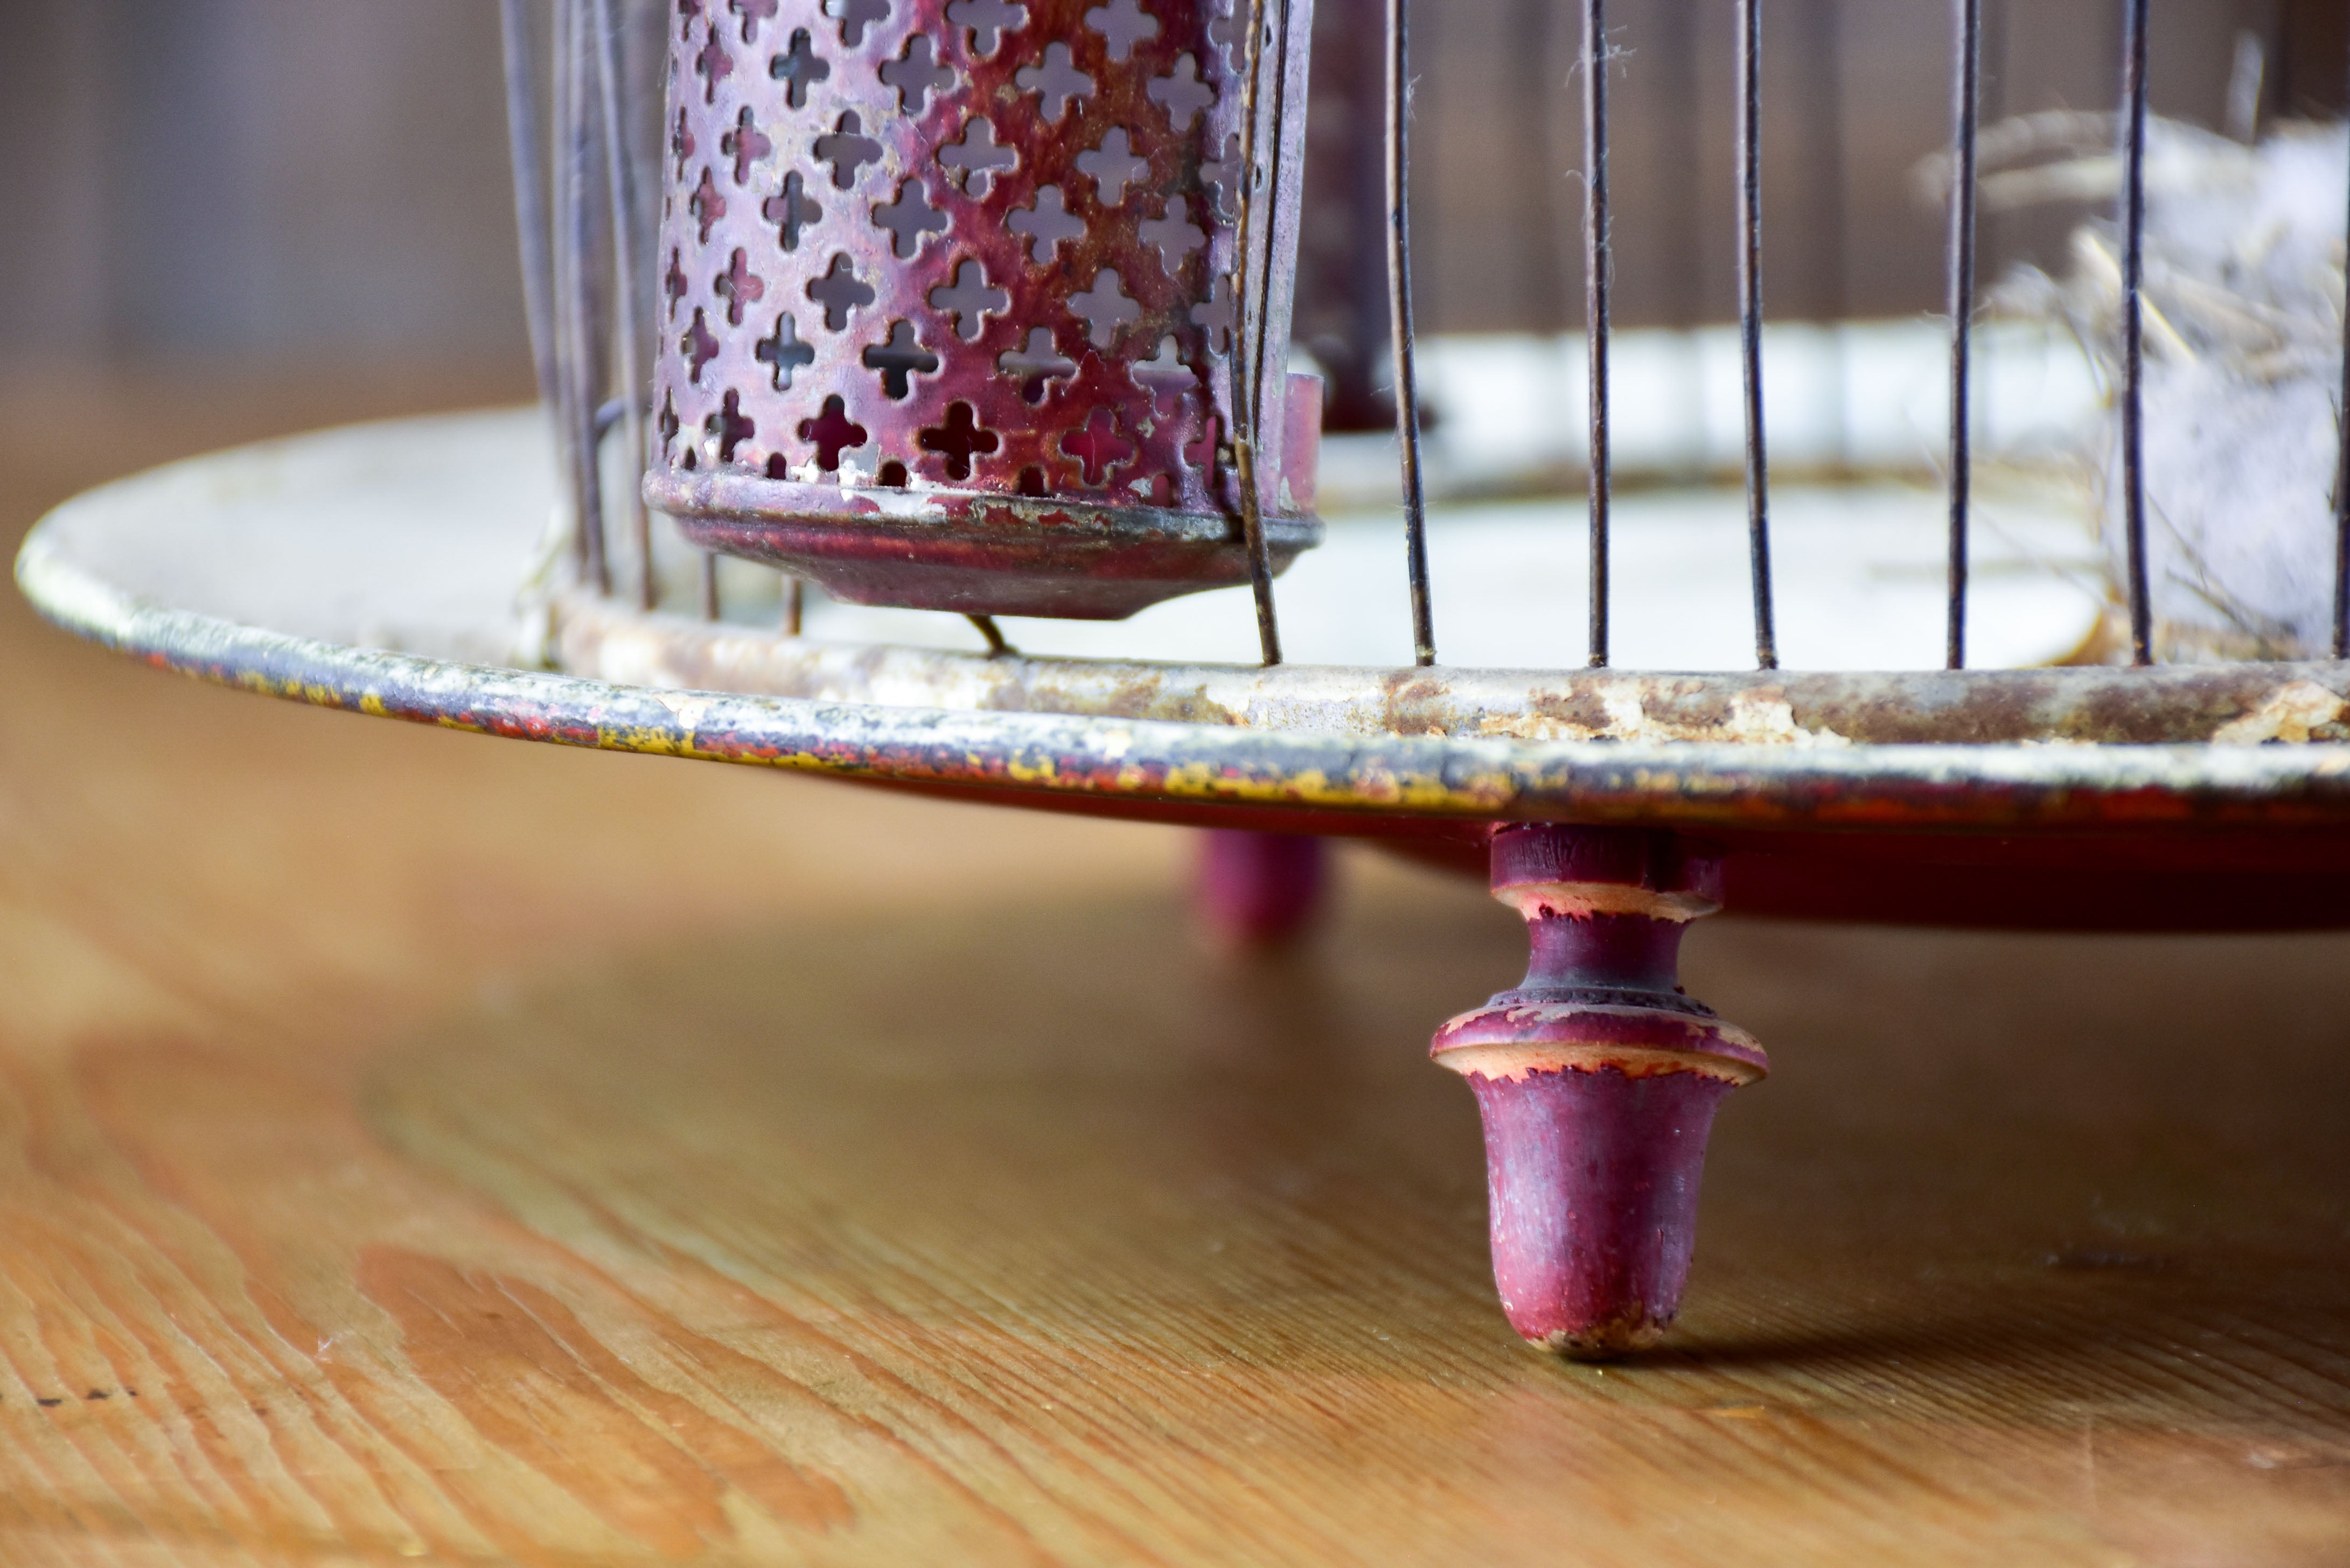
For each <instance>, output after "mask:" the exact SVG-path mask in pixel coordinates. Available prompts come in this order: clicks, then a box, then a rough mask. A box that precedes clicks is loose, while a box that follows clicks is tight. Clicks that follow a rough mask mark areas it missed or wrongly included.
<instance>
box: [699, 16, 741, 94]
mask: <svg viewBox="0 0 2350 1568" xmlns="http://www.w3.org/2000/svg"><path fill="white" fill-rule="evenodd" d="M693 74H694V75H695V76H698V77H700V78H702V102H704V103H716V102H717V101H718V84H719V83H720V82H721V81H723V80H724V79H725V78H728V77H731V76H733V74H734V57H733V56H732V55H730V54H728V53H727V52H726V46H725V45H724V44H723V43H721V42H720V41H719V38H718V29H717V28H715V27H712V28H711V29H710V41H709V42H707V43H705V44H703V45H702V49H701V52H700V53H698V54H696V55H695V56H694V57H693Z"/></svg>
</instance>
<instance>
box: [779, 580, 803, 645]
mask: <svg viewBox="0 0 2350 1568" xmlns="http://www.w3.org/2000/svg"><path fill="white" fill-rule="evenodd" d="M806 618H807V585H806V583H804V582H802V581H801V580H800V579H799V578H797V577H795V576H791V575H790V574H788V573H786V574H785V576H784V635H785V637H797V636H799V634H800V626H801V624H802V623H803V622H804V621H805V620H806Z"/></svg>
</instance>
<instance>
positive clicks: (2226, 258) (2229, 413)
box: [1941, 114, 2350, 660]
mask: <svg viewBox="0 0 2350 1568" xmlns="http://www.w3.org/2000/svg"><path fill="white" fill-rule="evenodd" d="M2113 128H2114V121H2113V119H2112V117H2110V116H2104V115H2078V114H2050V115H2035V116H2031V117H2028V118H2026V119H2018V120H2011V121H2008V122H2006V123H2004V124H2002V125H2000V126H1997V127H1994V128H1992V129H1991V130H1989V131H1987V132H1986V133H1985V135H1984V138H1983V140H1982V143H1981V161H1982V167H1983V168H1984V170H1985V174H1984V177H1983V181H1982V186H1981V198H1982V202H1983V204H1984V205H1985V206H1986V207H1988V208H1992V209H1997V208H2002V207H2005V208H2014V207H2021V206H2028V205H2035V204H2041V203H2045V202H2091V201H2105V202H2110V201H2112V200H2113V199H2114V197H2115V196H2116V194H2117V192H2118V191H2119V189H2120V182H2121V162H2120V160H2119V159H2118V157H2116V154H2115V151H2114V139H2113ZM1941 178H1942V179H1943V180H1945V181H1946V180H1947V178H1948V174H1947V169H1945V170H1943V171H1941ZM2146 196H2147V214H2146V249H2145V286H2144V292H2143V295H2142V297H2143V299H2144V301H2145V343H2146V379H2145V448H2144V450H2145V473H2146V494H2147V578H2148V581H2149V584H2150V586H2151V588H2152V595H2153V604H2154V612H2155V623H2156V625H2155V640H2156V645H2157V647H2156V651H2157V655H2158V657H2159V658H2162V659H2180V660H2195V659H2294V658H2314V657H2322V656H2323V655H2324V653H2325V652H2326V650H2327V649H2329V648H2330V647H2331V644H2332V638H2333V620H2334V589H2333V583H2334V537H2335V527H2334V482H2335V478H2336V474H2337V472H2338V467H2339V463H2340V441H2341V418H2340V410H2339V407H2338V404H2339V400H2340V396H2341V388H2342V348H2343V286H2344V285H2343V274H2344V229H2345V211H2350V132H2345V127H2344V126H2342V125H2308V124H2293V125H2287V126H2283V127H2281V128H2279V129H2278V130H2276V131H2275V132H2274V133H2273V134H2272V135H2271V136H2269V137H2268V138H2267V139H2266V140H2263V141H2262V142H2261V143H2260V144H2259V145H2257V146H2246V145H2244V144H2242V143H2241V142H2237V141H2231V140H2227V139H2225V138H2223V137H2220V136H2216V135H2213V134H2212V133H2210V132H2209V131H2204V130H2198V129H2196V128H2194V127H2192V126H2187V125H2181V124H2178V123H2177V122H2175V121H2169V120H2156V121H2154V122H2152V123H2151V124H2150V125H2149V126H2148V127H2147V161H2146ZM2119 251H2120V243H2119V235H2118V231H2117V228H2116V225H2115V224H2114V223H2112V222H2110V221H2103V222H2093V223H2085V224H2084V225H2083V226H2082V227H2080V228H2079V229H2077V230H2075V231H2074V234H2073V239H2072V245H2071V261H2072V265H2071V268H2070V271H2069V272H2068V273H2067V275H2065V276H2064V279H2063V280H2062V281H2061V282H2060V281H2058V280H2056V279H2054V278H2052V277H2050V276H2049V275H2046V274H2044V273H2043V272H2040V271H2039V270H2037V269H2035V268H2029V267H2026V268H2022V269H2020V270H2019V271H2018V272H2017V273H2016V274H2015V275H2013V276H2012V277H2011V278H2010V279H2009V280H2008V281H2007V282H2006V283H2004V284H2003V285H2002V286H2001V287H2000V289H1999V290H1998V291H1997V293H1996V294H1995V296H1994V298H1993V303H1994V305H1995V306H1998V307H2001V308H2003V309H2005V310H2007V311H2011V312H2014V313H2017V314H2021V315H2024V316H2028V317H2038V318H2042V319H2048V320H2055V321H2061V322H2063V323H2064V324H2065V325H2067V326H2068V327H2070V328H2071V329H2072V331H2073V332H2074V334H2075V335H2076V336H2077V337H2079V339H2080V341H2081V344H2082V346H2083V348H2085V350H2086V351H2087V352H2088V354H2089V357H2090V358H2091V360H2092V361H2093V362H2094V363H2095V365H2096V366H2097V367H2098V368H2099V369H2100V371H2101V373H2102V374H2103V376H2104V378H2105V380H2106V387H2107V389H2108V393H2109V395H2108V398H2107V408H2108V410H2110V417H2109V418H2108V419H2107V420H2106V421H2105V422H2104V426H2103V429H2102V431H2100V433H2099V438H2098V439H2097V440H2096V441H2095V442H2094V443H2093V446H2092V448H2091V449H2090V450H2088V451H2085V452H2083V454H2082V458H2083V462H2084V463H2085V466H2086V468H2087V470H2088V475H2089V477H2090V479H2091V481H2092V483H2093V484H2094V486H2095V489H2096V490H2097V492H2098V493H2099V495H2100V496H2101V515H2102V517H2103V519H2104V528H2103V534H2104V537H2105V541H2106V558H2107V561H2108V565H2109V576H2110V581H2111V584H2112V587H2113V594H2112V597H2113V598H2114V599H2115V601H2116V605H2117V606H2118V605H2119V604H2120V603H2121V602H2122V601H2123V598H2124V596H2123V593H2122V591H2121V587H2120V585H2121V584H2122V582H2123V581H2124V580H2125V577H2124V574H2125V572H2126V543H2125V531H2124V528H2123V525H2122V488H2121V470H2120V439H2119V436H2120V418H2119V396H2118V394H2119V389H2120V385H2121V367H2120V363H2119V355H2120V345H2121V265H2120V260H2119ZM2122 645H2123V646H2126V639H2122Z"/></svg>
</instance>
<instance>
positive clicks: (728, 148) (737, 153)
mask: <svg viewBox="0 0 2350 1568" xmlns="http://www.w3.org/2000/svg"><path fill="white" fill-rule="evenodd" d="M773 151H775V143H774V142H772V141H770V140H767V138H766V136H765V134H764V133H763V132H762V131H761V130H759V124H758V121H756V120H754V119H752V118H751V111H750V110H749V109H744V110H743V112H742V113H741V114H739V115H736V116H735V117H734V129H733V130H730V131H728V132H727V133H726V134H725V135H723V136H722V137H720V138H719V139H718V152H719V155H720V156H721V157H723V158H732V159H733V160H734V183H736V184H737V185H747V184H749V183H750V182H751V165H752V164H754V163H756V162H757V161H759V160H760V159H762V158H764V157H765V156H766V155H767V154H768V153H770V152H773Z"/></svg>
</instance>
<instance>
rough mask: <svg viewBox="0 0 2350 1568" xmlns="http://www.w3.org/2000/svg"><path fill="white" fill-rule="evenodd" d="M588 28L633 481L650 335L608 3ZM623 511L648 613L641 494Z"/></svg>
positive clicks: (633, 492)
mask: <svg viewBox="0 0 2350 1568" xmlns="http://www.w3.org/2000/svg"><path fill="white" fill-rule="evenodd" d="M588 22H589V25H590V26H591V27H592V28H593V30H594V32H595V35H596V36H595V40H594V42H595V55H596V85H597V89H598V106H599V109H600V114H599V118H600V119H602V121H603V126H604V172H605V175H606V177H607V179H608V182H609V184H610V187H611V191H610V195H611V202H612V290H613V293H614V294H615V295H617V296H619V321H617V322H616V323H615V324H614V327H615V329H616V330H617V332H618V333H619V354H618V358H619V376H620V399H619V402H620V423H621V427H622V431H623V432H624V439H625V441H626V445H627V450H628V453H629V463H628V472H629V473H630V474H632V475H635V474H638V473H639V472H640V470H641V469H642V467H643V465H644V464H645V463H646V462H650V459H651V449H650V447H649V446H648V445H647V444H646V441H645V391H644V387H645V382H644V379H643V374H642V369H641V367H640V365H639V358H638V355H639V346H640V345H641V344H642V343H643V342H644V341H645V340H646V338H647V337H650V329H649V328H648V327H647V326H646V321H645V305H646V301H645V300H644V299H643V298H642V297H641V290H639V287H638V275H637V258H636V251H637V236H636V214H637V190H636V184H637V181H636V171H635V168H634V166H633V164H632V163H631V161H630V160H629V149H628V141H627V123H628V122H627V119H626V115H625V112H624V110H623V109H622V108H621V104H622V99H621V95H620V63H619V30H620V28H619V16H618V14H617V12H616V10H615V0H592V8H591V10H590V12H589V15H588ZM625 504H626V505H627V507H628V513H629V542H630V543H631V544H632V545H634V546H635V550H636V556H637V604H638V606H639V607H640V608H643V609H650V608H652V607H653V601H654V599H655V598H657V597H659V588H658V586H657V585H656V584H655V583H654V581H653V535H652V519H651V516H650V514H649V513H648V512H647V511H646V509H645V494H644V487H643V486H642V485H641V484H639V483H630V484H629V493H628V496H627V497H626V501H625Z"/></svg>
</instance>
